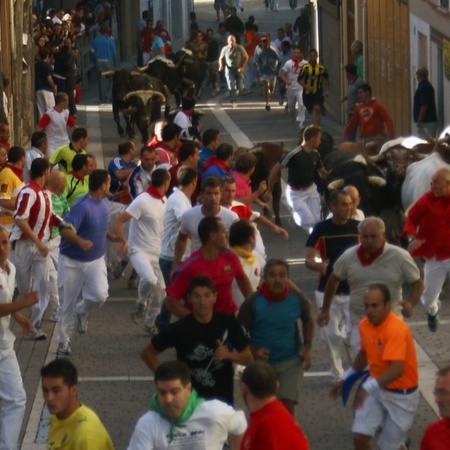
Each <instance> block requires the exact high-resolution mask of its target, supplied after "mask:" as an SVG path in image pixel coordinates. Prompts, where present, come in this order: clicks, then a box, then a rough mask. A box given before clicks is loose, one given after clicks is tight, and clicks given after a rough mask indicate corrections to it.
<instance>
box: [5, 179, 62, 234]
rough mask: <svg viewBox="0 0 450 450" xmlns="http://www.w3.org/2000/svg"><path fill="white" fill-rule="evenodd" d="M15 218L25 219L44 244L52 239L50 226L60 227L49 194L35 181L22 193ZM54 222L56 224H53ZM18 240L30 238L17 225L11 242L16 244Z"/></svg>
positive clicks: (18, 200) (18, 199)
mask: <svg viewBox="0 0 450 450" xmlns="http://www.w3.org/2000/svg"><path fill="white" fill-rule="evenodd" d="M13 217H14V219H22V220H23V219H25V220H26V221H27V222H28V225H29V226H30V228H31V229H32V230H33V232H34V233H35V234H36V236H37V237H38V238H39V239H40V240H41V241H42V242H47V241H48V240H49V239H50V226H51V225H59V223H58V222H59V220H58V218H57V217H56V216H55V215H54V214H53V212H52V203H51V201H50V196H49V193H48V192H47V191H45V190H43V189H42V188H41V187H40V186H39V185H38V184H37V183H35V182H34V181H33V180H31V181H30V182H29V183H28V184H27V185H26V186H25V187H24V188H23V189H22V190H21V191H20V194H19V197H18V198H17V203H16V210H15V211H14V215H13ZM55 219H56V220H55ZM54 220H55V222H56V223H54V224H53V223H52V222H53V221H54ZM18 239H28V237H27V236H26V235H25V234H23V233H22V230H21V229H20V228H19V227H18V226H17V224H15V225H14V227H13V229H12V232H11V237H10V240H11V242H14V241H16V240H18Z"/></svg>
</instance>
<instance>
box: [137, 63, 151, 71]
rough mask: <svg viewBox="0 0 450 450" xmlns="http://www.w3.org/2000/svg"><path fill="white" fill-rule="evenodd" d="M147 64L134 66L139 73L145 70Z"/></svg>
mask: <svg viewBox="0 0 450 450" xmlns="http://www.w3.org/2000/svg"><path fill="white" fill-rule="evenodd" d="M147 66H148V64H146V65H145V66H142V67H136V70H137V71H138V72H139V73H142V72H145V71H146V70H147Z"/></svg>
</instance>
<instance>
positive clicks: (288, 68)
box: [283, 59, 308, 91]
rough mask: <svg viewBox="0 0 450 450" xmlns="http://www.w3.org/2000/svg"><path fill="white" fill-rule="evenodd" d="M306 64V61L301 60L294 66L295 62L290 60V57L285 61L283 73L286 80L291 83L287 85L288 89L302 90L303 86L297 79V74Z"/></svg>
mask: <svg viewBox="0 0 450 450" xmlns="http://www.w3.org/2000/svg"><path fill="white" fill-rule="evenodd" d="M305 64H308V61H305V60H303V61H301V62H299V63H298V67H297V68H295V67H294V66H295V62H294V61H292V59H290V60H289V61H286V64H285V65H284V66H283V73H284V75H285V76H286V78H287V79H288V81H290V83H291V85H290V86H288V87H287V88H288V89H292V90H294V89H295V90H302V91H303V86H302V85H301V84H300V83H299V82H298V81H297V79H298V76H299V75H300V71H301V70H302V67H303V66H304V65H305Z"/></svg>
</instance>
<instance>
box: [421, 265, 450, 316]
mask: <svg viewBox="0 0 450 450" xmlns="http://www.w3.org/2000/svg"><path fill="white" fill-rule="evenodd" d="M423 274H424V277H423V281H424V284H425V289H424V291H423V294H422V297H421V298H420V300H421V302H422V303H423V305H424V306H425V307H426V308H427V309H428V312H429V313H430V314H432V315H435V314H436V313H437V312H438V310H439V294H440V293H441V290H442V286H443V285H444V283H445V279H446V278H447V275H448V274H450V259H445V260H444V261H437V260H436V258H431V259H427V260H426V262H425V266H424V268H423Z"/></svg>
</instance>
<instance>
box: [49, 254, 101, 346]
mask: <svg viewBox="0 0 450 450" xmlns="http://www.w3.org/2000/svg"><path fill="white" fill-rule="evenodd" d="M58 290H59V301H60V305H61V306H60V309H59V315H58V323H59V327H58V343H60V344H64V345H67V344H69V342H70V337H71V336H70V334H71V330H72V322H73V318H74V316H75V314H89V312H91V311H93V310H95V309H98V308H100V307H101V306H102V305H103V303H105V301H106V299H107V298H108V276H107V273H106V263H105V258H104V257H103V256H102V257H101V258H98V259H95V260H94V261H89V262H82V261H76V260H74V259H70V258H68V257H67V256H65V255H60V256H59V263H58ZM80 294H81V296H82V300H81V301H80V302H79V303H78V305H77V300H78V297H79V296H80Z"/></svg>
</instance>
